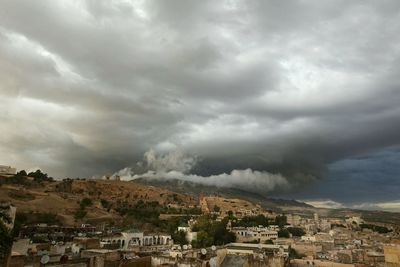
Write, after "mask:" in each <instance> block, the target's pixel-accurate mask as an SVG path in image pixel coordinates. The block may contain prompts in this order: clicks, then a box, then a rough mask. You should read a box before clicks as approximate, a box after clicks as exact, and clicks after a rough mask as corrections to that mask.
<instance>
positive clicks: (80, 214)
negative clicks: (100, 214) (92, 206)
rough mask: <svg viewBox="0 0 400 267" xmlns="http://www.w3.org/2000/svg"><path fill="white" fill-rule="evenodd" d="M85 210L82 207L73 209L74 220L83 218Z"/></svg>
mask: <svg viewBox="0 0 400 267" xmlns="http://www.w3.org/2000/svg"><path fill="white" fill-rule="evenodd" d="M86 214H87V212H86V211H85V210H84V209H78V210H76V211H75V214H74V218H75V220H81V219H83V218H85V216H86Z"/></svg>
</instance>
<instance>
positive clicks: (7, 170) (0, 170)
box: [0, 165, 17, 175]
mask: <svg viewBox="0 0 400 267" xmlns="http://www.w3.org/2000/svg"><path fill="white" fill-rule="evenodd" d="M16 173H17V169H16V168H12V167H11V166H5V165H0V175H7V174H8V175H10V174H16Z"/></svg>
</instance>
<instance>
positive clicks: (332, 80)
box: [0, 0, 400, 211]
mask: <svg viewBox="0 0 400 267" xmlns="http://www.w3.org/2000/svg"><path fill="white" fill-rule="evenodd" d="M399 11H400V2H398V1H394V0H393V1H339V0H337V1H234V0H231V1H185V0H176V1H120V2H119V1H21V0H13V1H1V3H0V103H1V104H0V119H1V123H0V164H1V165H10V166H14V167H16V168H17V169H18V170H22V169H24V170H27V171H29V170H35V169H38V168H40V169H41V170H43V171H45V172H47V173H48V174H49V175H51V176H52V177H54V178H56V179H62V178H66V177H70V178H75V177H87V178H90V177H101V176H103V175H106V174H108V175H112V174H119V175H120V176H121V177H122V178H123V179H136V178H141V177H145V178H146V179H157V180H163V179H179V180H184V181H191V182H197V183H201V184H204V185H208V186H217V187H225V188H230V187H233V188H237V189H245V190H248V191H250V192H254V193H257V194H261V195H265V196H268V197H281V198H286V199H297V200H301V201H306V202H307V203H311V204H313V205H315V206H324V207H334V208H335V207H352V208H361V209H382V210H388V211H400V195H399V192H400V179H399V176H400V164H399V163H400V149H399V145H400V135H399V132H400V131H399V130H400V129H399V125H400V116H399V115H400V105H399V103H400V76H399V71H400V69H399V68H400V46H399V43H400V35H399V34H398V33H399V32H400V13H399Z"/></svg>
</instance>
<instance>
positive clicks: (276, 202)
mask: <svg viewBox="0 0 400 267" xmlns="http://www.w3.org/2000/svg"><path fill="white" fill-rule="evenodd" d="M135 182H136V183H140V184H144V185H152V186H157V187H162V188H166V189H169V190H173V191H176V192H180V193H185V194H189V195H191V196H193V197H197V196H198V195H200V194H206V195H217V196H222V197H225V198H240V199H243V200H247V201H250V202H253V203H257V204H259V205H261V206H262V207H263V208H266V209H271V210H274V211H277V212H279V211H282V209H285V208H299V209H303V208H312V206H311V205H308V204H306V203H303V202H300V201H296V200H288V199H274V198H269V197H266V196H262V195H260V194H257V193H254V192H249V191H246V190H240V189H236V188H226V187H213V186H205V185H201V184H197V183H192V182H187V181H180V180H171V179H170V180H163V181H160V180H147V179H136V180H135Z"/></svg>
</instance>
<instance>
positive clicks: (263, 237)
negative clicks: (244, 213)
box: [232, 226, 278, 242]
mask: <svg viewBox="0 0 400 267" xmlns="http://www.w3.org/2000/svg"><path fill="white" fill-rule="evenodd" d="M232 232H234V233H235V235H236V238H237V240H238V241H239V242H245V241H253V240H258V241H259V242H265V241H267V240H272V239H277V238H278V232H277V231H274V230H270V229H268V228H267V227H262V226H259V227H233V228H232Z"/></svg>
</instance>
